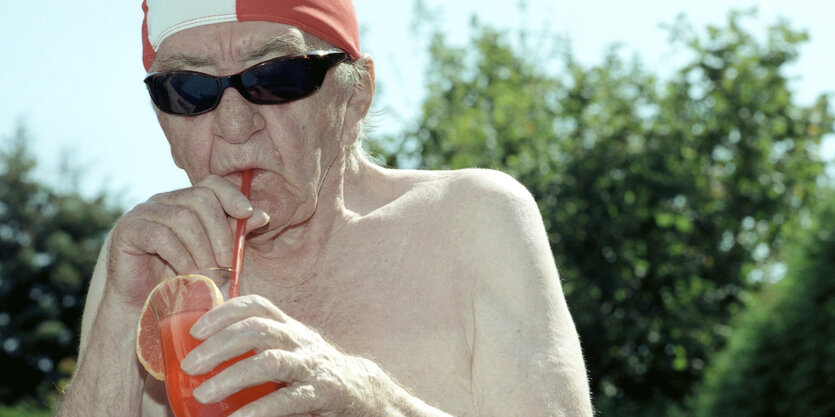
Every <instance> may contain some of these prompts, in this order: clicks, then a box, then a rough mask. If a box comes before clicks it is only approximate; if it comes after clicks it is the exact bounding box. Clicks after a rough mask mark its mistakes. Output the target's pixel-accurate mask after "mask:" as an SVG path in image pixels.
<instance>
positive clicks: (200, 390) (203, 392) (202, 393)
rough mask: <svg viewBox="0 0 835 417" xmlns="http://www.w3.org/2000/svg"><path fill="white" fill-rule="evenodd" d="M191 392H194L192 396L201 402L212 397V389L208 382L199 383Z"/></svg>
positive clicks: (206, 401)
mask: <svg viewBox="0 0 835 417" xmlns="http://www.w3.org/2000/svg"><path fill="white" fill-rule="evenodd" d="M192 393H193V394H194V398H195V399H196V400H197V401H198V402H201V403H203V404H208V403H210V402H211V401H212V397H214V390H213V389H212V386H211V385H210V384H209V383H208V382H204V383H202V384H200V385H199V386H198V387H197V388H195V389H194V391H193V392H192Z"/></svg>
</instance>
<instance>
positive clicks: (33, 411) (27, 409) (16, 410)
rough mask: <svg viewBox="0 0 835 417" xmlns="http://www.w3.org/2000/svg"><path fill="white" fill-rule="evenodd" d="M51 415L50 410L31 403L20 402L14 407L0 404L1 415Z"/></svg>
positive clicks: (27, 416) (30, 416) (33, 416)
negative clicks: (20, 403)
mask: <svg viewBox="0 0 835 417" xmlns="http://www.w3.org/2000/svg"><path fill="white" fill-rule="evenodd" d="M51 415H52V410H50V409H47V408H38V407H35V406H33V405H25V404H22V405H16V406H14V407H7V406H3V405H0V416H3V417H49V416H51Z"/></svg>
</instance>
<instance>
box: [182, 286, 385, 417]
mask: <svg viewBox="0 0 835 417" xmlns="http://www.w3.org/2000/svg"><path fill="white" fill-rule="evenodd" d="M191 334H192V336H194V337H195V338H197V339H203V340H205V341H204V342H203V343H201V344H200V345H199V346H197V347H196V348H194V350H192V351H191V352H190V353H189V354H188V356H186V358H185V359H184V360H183V361H182V368H183V371H185V372H186V373H188V374H191V375H200V374H205V373H207V372H209V371H211V370H212V369H214V368H215V367H216V366H218V365H219V364H220V363H222V362H224V361H226V360H229V359H231V358H234V357H237V356H239V355H242V354H244V353H247V352H249V351H252V350H254V351H255V353H256V354H255V356H251V357H249V358H246V359H243V360H241V361H240V362H237V363H235V364H234V365H232V366H230V367H229V368H226V369H225V370H223V371H221V372H220V373H218V374H217V375H215V376H214V377H212V378H210V379H208V380H207V381H206V382H204V383H203V384H202V385H200V386H199V387H198V388H197V389H195V390H194V396H195V398H196V399H197V400H198V401H200V402H202V403H207V404H208V403H214V402H218V401H220V400H222V399H224V398H226V397H227V396H229V395H230V394H233V393H235V392H237V391H239V390H241V389H243V388H246V387H249V386H254V385H258V384H261V383H264V382H270V381H274V382H279V383H286V384H287V386H286V387H283V388H281V389H279V390H277V391H275V392H274V393H271V394H268V395H266V396H264V397H262V398H261V399H259V400H256V401H254V402H252V403H250V404H249V405H247V406H245V407H243V408H241V409H240V410H238V412H236V413H235V414H233V415H232V416H234V417H237V416H243V415H246V416H253V417H254V416H264V417H266V416H285V415H287V416H290V415H299V414H302V415H304V414H317V415H328V416H329V415H334V416H361V415H362V416H367V415H372V414H375V412H374V410H375V409H376V408H377V406H375V405H374V400H375V398H376V396H375V395H374V393H373V392H372V388H371V387H373V386H379V384H378V383H375V375H376V373H375V371H376V370H378V369H379V368H377V367H376V365H374V364H373V363H371V362H370V361H367V360H365V359H362V358H359V357H356V356H351V355H347V354H344V353H342V352H340V351H339V350H338V349H337V348H336V347H334V346H333V345H331V344H329V343H328V342H326V341H325V340H324V339H323V338H322V337H321V336H320V335H319V334H318V333H317V332H315V331H314V330H312V329H310V328H308V327H307V326H305V325H304V324H302V323H300V322H298V321H296V320H294V319H292V318H290V317H289V316H287V315H286V314H284V313H283V312H282V311H281V310H279V309H278V307H276V306H275V305H273V304H272V303H271V302H270V301H269V300H267V299H265V298H263V297H261V296H258V295H246V296H240V297H236V298H233V299H231V300H229V301H226V302H224V303H223V304H221V305H220V306H217V307H215V308H214V309H212V310H211V311H209V312H207V313H206V314H204V315H203V316H202V317H201V318H200V320H198V321H197V323H195V325H194V326H193V327H192V329H191Z"/></svg>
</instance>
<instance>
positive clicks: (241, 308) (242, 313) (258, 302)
mask: <svg viewBox="0 0 835 417" xmlns="http://www.w3.org/2000/svg"><path fill="white" fill-rule="evenodd" d="M249 317H263V318H268V319H272V320H275V321H277V322H279V323H285V322H287V321H288V319H289V317H287V315H286V314H284V312H282V311H281V310H279V309H278V307H276V306H275V305H274V304H273V303H272V302H270V301H269V300H267V299H266V298H264V297H261V296H260V295H255V294H249V295H242V296H239V297H234V298H231V299H229V300H227V301H225V302H224V303H223V304H221V305H219V306H216V307H214V308H212V309H211V310H209V311H208V312H207V313H206V314H204V315H203V316H201V317H200V319H199V320H197V322H196V323H194V326H192V327H191V335H192V336H193V337H195V338H196V339H201V340H205V339H206V338H208V337H209V336H211V335H213V334H215V333H217V332H219V331H221V330H223V329H225V328H227V327H229V326H231V325H233V324H234V323H237V322H239V321H241V320H244V319H247V318H249Z"/></svg>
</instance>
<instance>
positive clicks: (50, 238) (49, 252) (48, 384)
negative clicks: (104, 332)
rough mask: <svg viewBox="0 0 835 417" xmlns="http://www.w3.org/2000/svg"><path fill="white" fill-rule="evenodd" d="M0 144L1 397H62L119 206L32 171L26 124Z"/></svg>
mask: <svg viewBox="0 0 835 417" xmlns="http://www.w3.org/2000/svg"><path fill="white" fill-rule="evenodd" d="M4 143H7V144H9V145H10V146H8V148H7V149H2V150H0V369H2V370H3V372H0V403H5V404H10V403H13V402H16V401H18V400H21V399H24V398H32V399H34V400H35V401H37V402H39V403H40V404H42V405H49V404H50V403H51V402H53V401H54V400H55V395H56V388H59V389H60V387H61V385H62V384H64V383H66V379H67V378H69V376H70V375H71V373H72V372H73V370H74V366H75V354H76V348H77V346H78V337H79V328H80V319H81V313H82V309H83V306H84V299H85V293H86V291H87V283H88V279H89V277H90V275H91V274H92V269H93V266H94V265H95V262H96V258H97V255H98V252H99V249H100V248H101V244H102V242H103V239H104V236H105V233H106V232H107V231H108V230H109V229H110V227H111V226H112V225H113V223H115V220H116V218H117V217H118V216H119V214H120V211H119V209H117V208H115V207H113V206H112V205H111V204H109V203H108V202H107V198H106V195H105V194H104V193H102V194H101V195H99V196H98V197H95V198H93V199H91V200H88V199H85V198H84V197H82V196H81V195H79V193H78V190H70V191H68V192H57V191H55V190H53V189H52V188H50V187H49V186H47V185H45V184H42V183H39V182H37V181H36V180H34V179H33V178H32V172H33V169H34V168H35V165H36V163H35V160H34V159H33V158H32V157H31V156H30V155H29V153H28V150H27V148H26V144H27V134H26V131H25V129H23V128H22V127H20V128H18V129H17V132H16V133H15V137H14V138H13V139H12V140H10V141H4Z"/></svg>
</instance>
